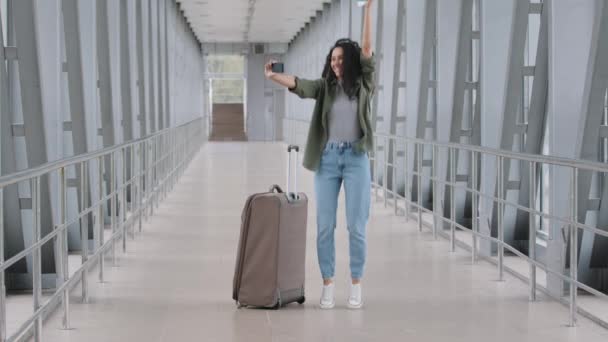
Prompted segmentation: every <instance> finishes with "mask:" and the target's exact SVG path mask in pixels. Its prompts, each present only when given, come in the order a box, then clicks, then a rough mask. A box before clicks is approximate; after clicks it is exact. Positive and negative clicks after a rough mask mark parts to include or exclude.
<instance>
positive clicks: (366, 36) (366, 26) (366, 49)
mask: <svg viewBox="0 0 608 342" xmlns="http://www.w3.org/2000/svg"><path fill="white" fill-rule="evenodd" d="M372 2H373V1H372V0H367V2H366V3H365V16H364V17H363V37H362V39H361V52H362V53H363V56H365V57H366V58H371V57H372V33H371V30H372V29H371V26H372V14H371V9H372Z"/></svg>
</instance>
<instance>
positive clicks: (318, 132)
mask: <svg viewBox="0 0 608 342" xmlns="http://www.w3.org/2000/svg"><path fill="white" fill-rule="evenodd" d="M374 59H375V58H374V55H372V57H371V58H365V57H364V56H363V54H361V69H362V70H361V71H362V76H361V77H360V78H359V79H358V80H357V83H356V87H357V88H358V94H359V95H358V109H357V116H358V117H359V124H360V125H361V130H362V131H363V137H362V138H361V139H360V140H358V141H357V142H356V143H355V144H354V146H353V148H354V150H355V151H357V152H360V153H362V152H368V151H372V150H373V148H374V147H373V146H374V134H373V127H372V124H371V119H370V114H371V100H372V96H373V94H374V70H375V62H374ZM289 91H291V92H292V93H294V94H296V95H298V96H299V97H300V98H303V99H316V103H315V109H314V110H313V113H312V118H311V120H310V127H309V129H308V139H307V141H306V148H305V150H304V161H303V163H302V164H303V165H304V167H305V168H307V169H308V170H311V171H315V170H316V169H317V168H318V167H319V163H320V161H321V154H322V152H323V149H324V148H325V143H326V142H327V137H328V136H329V134H328V133H329V132H328V121H327V116H328V115H329V112H330V111H331V107H332V104H333V103H334V99H335V96H336V81H333V82H328V81H327V80H326V79H324V78H320V79H317V80H306V79H302V78H297V77H296V86H295V87H294V88H290V89H289Z"/></svg>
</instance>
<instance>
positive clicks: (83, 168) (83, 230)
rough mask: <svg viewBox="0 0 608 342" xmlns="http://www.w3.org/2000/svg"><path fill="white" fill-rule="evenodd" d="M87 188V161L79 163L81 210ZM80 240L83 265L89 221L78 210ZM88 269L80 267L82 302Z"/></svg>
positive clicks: (87, 244)
mask: <svg viewBox="0 0 608 342" xmlns="http://www.w3.org/2000/svg"><path fill="white" fill-rule="evenodd" d="M86 188H87V162H82V163H80V208H82V211H85V210H86V209H87V201H86V197H87V194H86V193H85V192H86ZM80 215H82V216H81V217H80V241H81V244H82V248H81V258H82V264H83V265H84V264H85V263H86V262H87V259H88V258H89V238H88V235H89V224H88V223H89V222H88V220H87V215H88V214H83V213H82V212H80ZM87 276H88V271H87V268H86V267H83V268H82V276H81V282H80V283H81V285H82V302H83V303H87V302H88V301H89V290H88V279H87V278H88V277H87Z"/></svg>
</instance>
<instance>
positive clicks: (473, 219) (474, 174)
mask: <svg viewBox="0 0 608 342" xmlns="http://www.w3.org/2000/svg"><path fill="white" fill-rule="evenodd" d="M477 177H478V175H477V153H476V152H475V151H471V178H472V190H473V191H472V192H471V199H472V201H471V202H472V205H471V227H472V228H471V229H472V230H473V231H472V234H471V235H472V236H473V252H472V255H471V262H472V263H475V262H476V261H477V235H476V233H477V232H478V231H479V229H478V226H477V225H478V219H477V206H478V204H477V198H478V197H477V193H476V191H477V183H479V182H478V180H477Z"/></svg>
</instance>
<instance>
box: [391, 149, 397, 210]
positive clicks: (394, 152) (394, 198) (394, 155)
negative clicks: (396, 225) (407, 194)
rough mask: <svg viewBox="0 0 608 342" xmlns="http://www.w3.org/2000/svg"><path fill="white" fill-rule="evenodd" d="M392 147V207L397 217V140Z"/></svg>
mask: <svg viewBox="0 0 608 342" xmlns="http://www.w3.org/2000/svg"><path fill="white" fill-rule="evenodd" d="M393 147H394V148H393V177H392V178H393V205H394V206H395V215H397V214H398V211H397V195H398V193H397V192H398V189H397V138H394V140H393Z"/></svg>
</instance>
